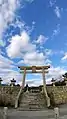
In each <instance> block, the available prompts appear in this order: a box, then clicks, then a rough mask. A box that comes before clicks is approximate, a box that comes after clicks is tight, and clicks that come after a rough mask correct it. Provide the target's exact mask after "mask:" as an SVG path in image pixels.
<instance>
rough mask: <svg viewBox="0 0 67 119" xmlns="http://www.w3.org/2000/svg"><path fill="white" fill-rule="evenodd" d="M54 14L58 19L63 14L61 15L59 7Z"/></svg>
mask: <svg viewBox="0 0 67 119" xmlns="http://www.w3.org/2000/svg"><path fill="white" fill-rule="evenodd" d="M54 12H55V14H56V16H57V17H58V18H60V17H61V14H60V12H61V11H60V8H59V7H58V6H56V8H55V9H54Z"/></svg>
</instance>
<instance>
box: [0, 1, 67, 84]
mask: <svg viewBox="0 0 67 119" xmlns="http://www.w3.org/2000/svg"><path fill="white" fill-rule="evenodd" d="M21 65H22V66H29V65H50V66H51V68H50V69H49V73H48V74H47V75H46V82H47V83H49V82H50V80H51V78H52V77H53V78H55V79H57V78H58V79H61V75H62V74H64V73H65V72H66V70H67V1H66V0H64V1H61V0H0V77H2V78H3V83H10V80H11V79H12V78H13V77H14V78H15V79H16V80H17V83H20V84H21V81H22V75H21V74H20V73H19V69H18V68H17V67H18V66H21ZM26 82H27V83H29V84H30V85H40V84H42V76H41V75H36V74H34V75H27V76H26Z"/></svg>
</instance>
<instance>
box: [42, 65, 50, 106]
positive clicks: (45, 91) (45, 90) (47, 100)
mask: <svg viewBox="0 0 67 119" xmlns="http://www.w3.org/2000/svg"><path fill="white" fill-rule="evenodd" d="M48 68H49V67H48ZM48 68H47V69H48ZM44 70H45V69H44V68H42V76H43V89H44V93H45V96H46V102H47V107H50V98H49V97H48V94H47V89H46V80H45V71H44Z"/></svg>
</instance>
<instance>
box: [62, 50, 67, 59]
mask: <svg viewBox="0 0 67 119" xmlns="http://www.w3.org/2000/svg"><path fill="white" fill-rule="evenodd" d="M65 60H67V52H66V53H65V54H64V56H63V57H62V59H61V61H65Z"/></svg>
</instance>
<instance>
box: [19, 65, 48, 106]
mask: <svg viewBox="0 0 67 119" xmlns="http://www.w3.org/2000/svg"><path fill="white" fill-rule="evenodd" d="M18 68H20V73H23V80H22V88H24V85H25V77H26V74H27V73H41V74H42V77H43V89H44V93H45V96H46V101H47V107H49V106H50V98H49V97H48V94H47V90H46V81H45V74H46V73H48V68H50V66H20V67H18ZM31 70H32V71H31Z"/></svg>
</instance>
